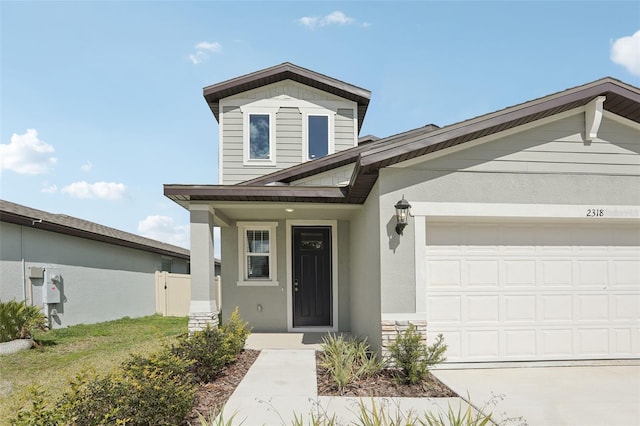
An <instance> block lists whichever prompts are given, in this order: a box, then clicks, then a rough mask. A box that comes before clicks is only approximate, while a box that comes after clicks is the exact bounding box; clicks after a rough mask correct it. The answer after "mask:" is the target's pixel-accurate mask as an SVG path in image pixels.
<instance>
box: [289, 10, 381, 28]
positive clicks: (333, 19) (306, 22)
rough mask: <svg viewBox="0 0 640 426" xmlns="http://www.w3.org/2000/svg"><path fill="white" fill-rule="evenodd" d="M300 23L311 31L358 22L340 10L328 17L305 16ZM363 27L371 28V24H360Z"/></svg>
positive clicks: (299, 20)
mask: <svg viewBox="0 0 640 426" xmlns="http://www.w3.org/2000/svg"><path fill="white" fill-rule="evenodd" d="M298 23H299V24H300V25H302V26H303V27H307V28H309V29H312V30H313V29H316V28H320V27H326V26H329V25H351V24H357V21H356V20H355V19H354V18H352V17H350V16H347V15H345V14H344V13H343V12H340V11H339V10H336V11H334V12H331V13H330V14H328V15H326V16H303V17H302V18H300V19H298ZM359 25H360V26H362V27H370V26H371V24H369V23H367V22H365V23H362V24H359Z"/></svg>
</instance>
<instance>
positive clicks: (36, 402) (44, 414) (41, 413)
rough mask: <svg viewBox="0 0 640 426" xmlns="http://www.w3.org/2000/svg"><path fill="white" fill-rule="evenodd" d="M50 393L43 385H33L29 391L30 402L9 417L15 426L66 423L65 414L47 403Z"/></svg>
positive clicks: (41, 425)
mask: <svg viewBox="0 0 640 426" xmlns="http://www.w3.org/2000/svg"><path fill="white" fill-rule="evenodd" d="M47 399H49V395H48V394H47V392H45V391H44V390H43V389H42V388H41V387H38V386H32V387H30V388H29V391H28V400H29V404H28V405H27V406H26V407H23V408H21V409H20V410H18V412H17V413H16V416H15V417H13V418H11V419H9V424H11V425H13V426H51V425H58V424H65V415H64V413H63V412H62V411H60V410H58V409H56V408H55V407H50V406H48V405H47V403H46V400H47Z"/></svg>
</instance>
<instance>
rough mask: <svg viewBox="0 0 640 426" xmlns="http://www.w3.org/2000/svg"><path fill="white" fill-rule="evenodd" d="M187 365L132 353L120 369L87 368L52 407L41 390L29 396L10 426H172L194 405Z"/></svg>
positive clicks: (168, 355) (169, 356)
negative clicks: (99, 371)
mask: <svg viewBox="0 0 640 426" xmlns="http://www.w3.org/2000/svg"><path fill="white" fill-rule="evenodd" d="M188 366H189V363H188V362H186V361H184V360H182V359H180V358H178V357H176V356H174V355H173V354H171V353H170V351H169V350H168V349H165V350H162V351H160V352H158V353H155V354H152V355H150V356H149V357H142V356H137V355H132V356H131V358H129V360H127V361H125V362H124V363H123V364H122V365H121V367H120V369H118V370H116V371H113V372H111V373H109V374H105V375H101V376H98V375H96V374H95V373H94V372H93V371H92V370H85V371H83V372H81V373H80V374H78V375H76V376H75V377H73V378H72V379H70V380H69V382H68V387H67V389H66V390H65V391H64V393H63V394H62V397H61V398H60V399H59V400H58V401H57V402H56V403H55V404H54V405H53V406H52V407H50V406H47V405H45V402H44V401H45V399H50V396H48V395H46V394H45V393H44V391H42V390H40V389H34V390H32V392H31V396H30V400H31V404H30V406H28V407H27V408H23V409H21V410H20V411H19V412H18V413H17V415H16V417H14V418H13V419H11V424H12V425H16V426H26V425H56V424H73V425H77V426H93V425H123V424H127V425H140V426H151V425H176V424H181V423H182V422H183V421H184V418H185V417H186V416H187V414H188V413H189V411H190V410H191V407H192V406H193V398H194V395H195V384H194V380H193V376H192V375H191V374H189V373H188V372H187V367H188Z"/></svg>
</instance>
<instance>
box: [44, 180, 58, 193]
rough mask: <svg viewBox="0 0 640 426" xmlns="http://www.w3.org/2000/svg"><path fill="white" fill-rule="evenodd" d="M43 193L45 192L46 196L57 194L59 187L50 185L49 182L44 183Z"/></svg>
mask: <svg viewBox="0 0 640 426" xmlns="http://www.w3.org/2000/svg"><path fill="white" fill-rule="evenodd" d="M42 192H44V193H45V194H55V193H56V192H58V185H56V184H53V185H49V182H44V183H43V184H42Z"/></svg>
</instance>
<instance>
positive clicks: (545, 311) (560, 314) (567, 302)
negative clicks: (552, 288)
mask: <svg viewBox="0 0 640 426" xmlns="http://www.w3.org/2000/svg"><path fill="white" fill-rule="evenodd" d="M540 299H541V301H542V316H541V317H540V318H539V320H540V321H542V322H550V323H557V322H565V321H571V320H572V319H573V296H572V295H571V294H546V295H543V296H541V297H540Z"/></svg>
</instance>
